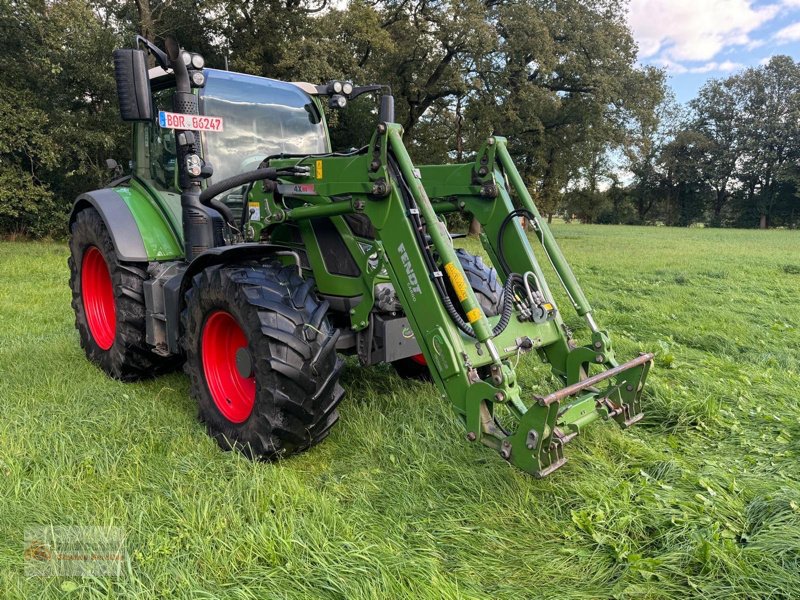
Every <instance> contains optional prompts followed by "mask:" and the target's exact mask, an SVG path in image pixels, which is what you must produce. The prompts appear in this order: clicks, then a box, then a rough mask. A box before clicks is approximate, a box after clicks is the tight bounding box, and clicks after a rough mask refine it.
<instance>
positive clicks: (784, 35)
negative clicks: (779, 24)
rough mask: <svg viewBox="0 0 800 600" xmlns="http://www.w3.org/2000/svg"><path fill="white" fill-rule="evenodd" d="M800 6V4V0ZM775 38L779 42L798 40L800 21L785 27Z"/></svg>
mask: <svg viewBox="0 0 800 600" xmlns="http://www.w3.org/2000/svg"><path fill="white" fill-rule="evenodd" d="M798 6H800V1H799V2H798ZM775 39H776V40H777V41H779V42H796V41H798V40H800V23H793V24H792V25H789V26H787V27H784V28H783V29H781V30H780V31H778V32H777V33H776V34H775Z"/></svg>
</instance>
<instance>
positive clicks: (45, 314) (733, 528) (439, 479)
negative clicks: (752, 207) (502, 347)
mask: <svg viewBox="0 0 800 600" xmlns="http://www.w3.org/2000/svg"><path fill="white" fill-rule="evenodd" d="M555 232H556V235H557V236H558V237H559V239H560V240H561V241H562V244H563V247H564V250H565V252H566V253H567V256H568V257H569V259H570V260H571V262H572V264H573V265H574V267H575V271H576V273H577V275H578V277H579V279H580V280H581V281H582V283H583V285H584V287H585V289H586V292H587V295H588V296H589V298H590V299H592V300H593V302H594V305H595V308H596V317H597V320H598V322H600V323H601V324H602V325H603V326H604V327H607V328H609V329H610V330H611V332H612V335H613V339H614V340H615V344H616V347H617V355H618V356H619V357H620V358H621V359H625V358H628V357H631V356H633V355H635V353H636V352H637V351H654V352H656V353H657V354H658V357H657V359H656V368H655V369H654V370H653V371H652V372H651V376H650V380H649V383H648V388H647V392H646V396H645V406H646V411H647V418H646V420H645V422H644V423H643V424H642V425H640V426H637V427H635V428H633V429H632V430H629V431H627V432H622V431H620V430H619V429H618V428H617V427H616V426H615V425H613V424H610V423H598V424H597V425H595V426H594V427H592V428H590V430H589V431H588V432H587V434H586V435H585V436H582V437H581V438H580V439H578V440H576V441H575V442H573V443H572V444H570V446H569V447H568V448H567V451H568V457H569V462H568V463H567V465H566V466H565V467H564V468H562V469H561V470H560V471H558V472H556V473H555V474H554V475H552V476H550V477H549V478H547V479H545V480H543V481H537V480H535V479H533V478H531V477H528V476H526V475H525V474H523V473H521V472H518V471H516V470H515V469H513V468H511V467H509V466H508V465H506V464H505V463H504V462H503V461H502V460H501V459H500V458H499V457H498V456H497V455H496V454H495V453H493V452H491V451H490V450H488V449H487V448H483V447H479V446H476V445H471V444H469V443H467V442H466V441H465V440H464V432H463V429H462V427H461V426H460V425H459V423H458V422H457V421H456V419H455V417H454V415H453V414H452V412H451V410H450V408H449V406H448V405H447V404H446V403H445V402H444V401H443V400H441V399H440V398H439V397H438V395H437V393H436V392H435V390H434V388H433V386H432V385H430V384H424V383H416V382H407V381H403V380H401V379H399V378H398V377H397V376H395V375H394V374H393V372H392V371H391V370H390V369H389V368H375V369H361V368H359V367H358V366H356V365H355V364H354V363H352V362H351V363H349V364H348V368H347V370H346V372H345V374H344V377H343V379H344V381H343V383H344V385H345V387H346V389H347V390H348V394H347V396H346V399H345V401H344V402H343V404H342V406H341V420H340V422H339V424H338V425H337V426H336V427H335V428H334V431H333V433H332V434H331V436H330V438H328V440H326V441H325V442H324V443H323V444H322V445H320V446H318V447H316V448H314V449H312V450H311V451H309V452H307V453H306V454H304V455H302V456H299V457H296V458H292V459H290V460H286V461H283V462H280V463H278V464H273V465H265V464H251V463H250V462H248V461H247V460H244V459H243V458H241V457H240V456H238V455H236V454H233V453H223V452H220V451H219V450H218V449H217V447H216V445H215V444H214V443H213V442H212V441H211V440H210V439H208V438H207V436H206V435H205V433H204V431H203V429H202V427H201V426H200V425H199V424H198V423H197V422H196V419H195V407H194V406H193V403H192V401H191V400H190V399H189V397H188V386H187V382H186V380H185V379H184V377H183V376H182V375H180V374H175V375H170V376H167V377H163V378H160V379H157V380H154V381H148V382H145V383H137V384H122V383H118V382H115V381H111V380H109V379H107V378H106V377H105V376H103V374H102V373H101V372H100V371H99V370H97V369H96V368H95V367H93V366H92V365H90V364H89V363H87V361H86V360H85V359H84V356H83V353H82V351H81V350H80V348H79V346H78V340H77V334H76V332H75V330H74V328H73V316H72V312H71V309H70V307H69V291H68V288H67V269H66V256H67V251H66V248H65V246H63V245H57V244H33V243H4V244H0V325H1V326H0V407H2V413H0V414H1V415H2V416H1V417H0V597H2V598H4V599H5V598H34V597H53V598H59V597H69V598H100V597H103V598H117V597H126V598H156V597H158V598H164V597H184V598H188V597H193V598H213V597H230V598H254V599H255V598H317V597H319V598H348V599H350V598H411V597H414V598H416V597H428V598H473V597H475V598H538V597H541V598H554V597H558V598H600V597H619V598H672V597H686V596H690V597H703V598H789V597H796V596H797V594H798V593H799V592H798V590H800V464H798V458H800V406H799V405H798V400H797V398H798V388H800V366H799V365H800V316H799V314H800V313H799V312H798V308H800V252H798V248H800V236H798V233H797V232H759V231H719V230H702V229H691V230H689V229H686V230H677V229H656V228H634V227H591V226H577V225H573V226H563V225H560V226H557V227H556V231H555ZM468 244H471V243H470V242H468ZM471 245H472V246H474V244H471ZM561 306H562V307H566V306H567V304H566V302H565V301H562V303H561ZM569 322H570V324H571V325H572V326H573V327H574V328H575V329H576V331H577V333H578V334H579V337H582V338H583V339H585V337H586V330H585V328H584V327H583V326H582V325H581V322H580V321H579V320H577V319H574V318H570V319H569ZM523 364H524V363H523ZM521 368H522V370H523V373H522V376H523V379H527V380H528V381H535V377H534V375H535V373H534V371H533V367H531V366H524V367H521ZM543 384H544V385H545V386H550V385H551V382H549V381H544V382H543ZM35 524H53V525H115V526H119V527H122V528H123V529H124V531H125V533H126V536H127V549H128V551H129V555H130V561H129V564H128V565H127V567H126V571H127V574H126V575H125V576H123V577H120V578H116V579H115V578H106V579H103V578H100V579H81V578H71V579H68V580H64V579H44V578H30V579H28V578H25V577H24V575H23V558H22V550H23V532H24V529H25V528H26V527H28V526H30V525H35ZM73 588H74V589H73ZM70 590H72V591H70Z"/></svg>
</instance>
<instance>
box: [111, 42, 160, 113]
mask: <svg viewBox="0 0 800 600" xmlns="http://www.w3.org/2000/svg"><path fill="white" fill-rule="evenodd" d="M114 77H115V78H116V80H117V98H118V100H119V113H120V116H121V117H122V120H123V121H150V120H151V119H152V118H153V104H152V100H151V98H150V80H149V78H148V75H147V56H146V55H145V53H144V50H134V49H133V48H122V49H120V50H114Z"/></svg>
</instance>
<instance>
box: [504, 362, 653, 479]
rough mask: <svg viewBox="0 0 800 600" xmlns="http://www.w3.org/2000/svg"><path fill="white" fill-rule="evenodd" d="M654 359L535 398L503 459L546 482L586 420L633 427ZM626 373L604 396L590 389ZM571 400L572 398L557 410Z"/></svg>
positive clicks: (614, 370)
mask: <svg viewBox="0 0 800 600" xmlns="http://www.w3.org/2000/svg"><path fill="white" fill-rule="evenodd" d="M653 358H654V356H653V354H650V353H647V354H641V355H640V356H638V357H636V358H634V359H633V360H629V361H628V362H626V363H624V364H621V365H618V366H616V367H612V368H610V369H608V370H607V371H603V372H602V373H598V374H597V375H592V376H591V377H587V378H586V379H583V380H582V381H579V382H577V383H574V384H572V385H569V386H567V387H565V388H563V389H560V390H558V391H556V392H553V393H552V394H548V395H547V396H539V397H536V403H535V404H533V405H532V406H531V407H530V408H528V410H527V411H526V412H525V413H524V414H523V415H522V417H521V419H520V423H519V427H518V429H517V431H516V432H514V433H513V434H511V435H510V436H508V437H507V438H506V440H505V442H504V445H505V443H506V442H508V446H510V449H511V452H510V453H509V454H508V455H504V458H506V459H507V460H510V461H511V462H512V463H513V464H514V465H516V466H517V467H519V468H520V469H522V470H524V471H527V472H529V473H531V474H533V475H534V476H535V477H537V478H541V477H545V476H547V475H549V474H550V473H552V472H553V471H555V470H556V469H558V468H559V467H561V466H563V465H564V464H565V463H566V461H567V459H566V457H565V456H564V446H565V445H566V444H567V442H569V441H571V440H572V439H574V438H575V437H576V436H577V435H578V433H579V432H580V430H581V429H582V428H583V427H584V426H586V425H587V424H588V423H591V421H593V420H595V419H598V418H605V419H608V418H609V417H610V418H613V419H614V420H615V421H617V422H618V423H619V425H620V426H622V427H623V428H625V427H629V426H630V425H633V424H634V423H635V422H636V421H638V420H639V419H641V418H642V415H643V413H641V411H640V410H639V398H640V396H641V393H642V387H643V385H642V384H643V382H644V380H645V378H646V377H647V372H648V370H649V368H650V365H651V364H652V361H653ZM626 373H627V374H628V376H626V377H625V378H622V377H620V378H619V379H618V380H617V381H616V382H615V384H616V385H612V386H611V387H610V388H609V389H607V390H605V391H600V390H598V389H597V388H596V387H595V386H596V385H597V384H598V383H601V382H603V381H606V380H608V379H612V378H614V377H619V376H620V375H623V374H626ZM581 392H584V393H583V394H581ZM570 397H577V398H575V399H574V400H573V401H572V402H571V403H570V404H567V405H565V406H564V405H562V403H563V402H564V401H565V400H567V399H568V398H570ZM592 407H593V408H592ZM562 409H564V410H566V411H567V412H569V411H570V410H571V411H573V413H572V416H571V417H570V416H567V415H563V416H562V414H561V413H562ZM565 428H568V430H567V429H565ZM562 431H563V433H562Z"/></svg>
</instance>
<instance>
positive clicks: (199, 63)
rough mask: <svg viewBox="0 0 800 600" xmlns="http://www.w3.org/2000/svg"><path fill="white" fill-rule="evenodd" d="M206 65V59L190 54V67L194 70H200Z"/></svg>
mask: <svg viewBox="0 0 800 600" xmlns="http://www.w3.org/2000/svg"><path fill="white" fill-rule="evenodd" d="M205 64H206V59H204V58H203V57H202V56H200V55H199V54H192V66H193V67H194V68H195V69H202V68H203V67H204V66H205Z"/></svg>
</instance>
